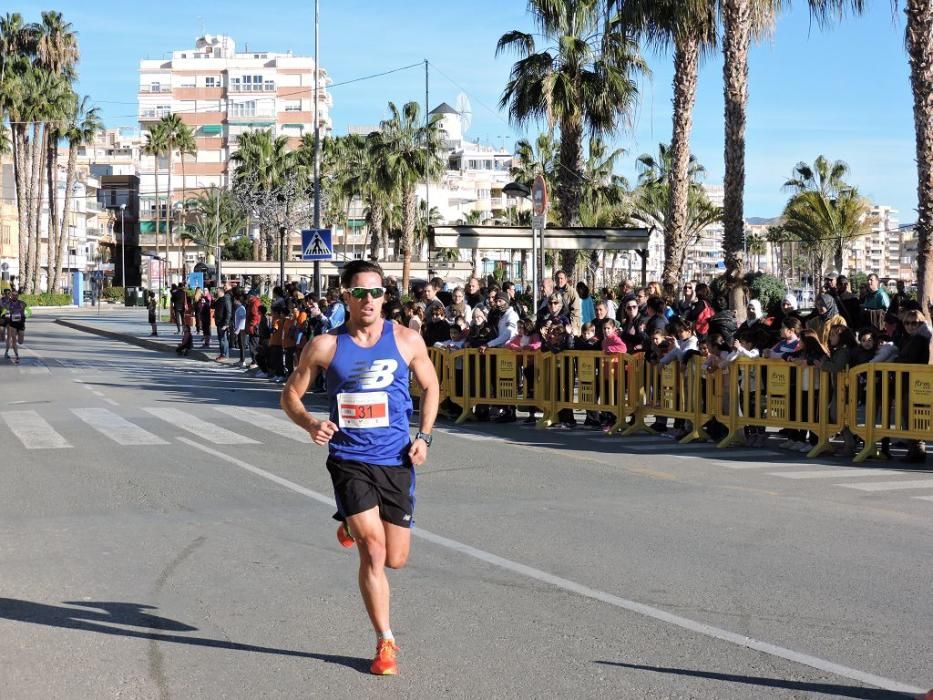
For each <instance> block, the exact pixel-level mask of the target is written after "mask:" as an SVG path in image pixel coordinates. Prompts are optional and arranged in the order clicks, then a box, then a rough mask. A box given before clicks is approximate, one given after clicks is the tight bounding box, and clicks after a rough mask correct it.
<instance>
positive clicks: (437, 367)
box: [408, 348, 449, 403]
mask: <svg viewBox="0 0 933 700" xmlns="http://www.w3.org/2000/svg"><path fill="white" fill-rule="evenodd" d="M428 357H429V358H430V359H431V362H432V363H433V364H434V372H435V373H436V374H437V383H438V384H439V385H440V388H441V395H440V399H439V400H440V402H441V403H443V402H444V401H445V400H447V398H448V397H449V389H448V368H447V360H448V357H449V351H448V350H442V349H441V348H428ZM408 388H409V391H410V392H411V396H412V398H421V385H420V384H418V380H416V379H415V375H414V373H413V372H411V373H409V377H408Z"/></svg>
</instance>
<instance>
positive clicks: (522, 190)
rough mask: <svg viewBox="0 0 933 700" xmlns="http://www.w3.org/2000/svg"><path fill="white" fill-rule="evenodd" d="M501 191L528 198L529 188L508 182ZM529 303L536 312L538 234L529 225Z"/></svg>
mask: <svg viewBox="0 0 933 700" xmlns="http://www.w3.org/2000/svg"><path fill="white" fill-rule="evenodd" d="M502 193H503V194H504V195H506V196H507V197H513V198H515V199H529V198H530V197H531V189H530V188H529V187H528V186H527V185H523V184H522V183H520V182H510V183H509V184H507V185H506V186H505V187H503V188H502ZM531 260H532V263H531V305H532V310H533V311H534V312H535V313H537V312H538V236H537V234H536V232H535V227H534V225H532V227H531Z"/></svg>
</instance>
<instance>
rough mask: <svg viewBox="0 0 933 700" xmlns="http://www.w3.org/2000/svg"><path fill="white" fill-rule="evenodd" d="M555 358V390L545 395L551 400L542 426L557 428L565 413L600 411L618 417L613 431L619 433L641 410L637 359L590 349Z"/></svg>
mask: <svg viewBox="0 0 933 700" xmlns="http://www.w3.org/2000/svg"><path fill="white" fill-rule="evenodd" d="M552 358H553V360H552V362H551V367H550V369H551V372H550V384H551V387H553V391H549V392H548V391H545V392H543V393H544V394H545V395H548V396H549V397H550V398H551V401H550V402H549V404H548V410H547V412H546V414H545V417H544V418H543V419H542V420H541V421H539V422H538V425H539V426H541V427H548V426H550V425H553V424H554V423H555V422H557V415H558V413H559V412H560V411H563V410H578V411H579V410H582V411H599V412H605V413H611V414H613V415H614V416H615V420H614V421H613V424H612V426H611V427H610V429H609V432H616V431H619V430H621V429H622V428H623V427H624V425H625V419H626V418H628V417H629V416H631V415H633V414H634V413H635V411H637V410H638V406H639V399H640V396H641V382H640V376H641V373H640V363H639V361H638V360H637V359H636V358H634V357H632V356H631V355H626V354H612V355H607V354H604V353H602V352H595V351H586V350H575V351H565V352H561V353H557V354H556V355H552Z"/></svg>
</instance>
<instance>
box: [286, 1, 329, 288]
mask: <svg viewBox="0 0 933 700" xmlns="http://www.w3.org/2000/svg"><path fill="white" fill-rule="evenodd" d="M320 32H321V2H320V0H314V228H315V229H320V228H321V125H320V121H319V118H318V98H319V97H320V94H319V92H318V91H319V85H318V83H319V76H320V72H321V64H320V53H319V45H320ZM285 218H286V221H287V220H288V217H287V216H286V217H285ZM284 281H285V266H284V263H283V265H282V282H283V284H284ZM314 296H315V297H316V298H318V299H320V298H321V263H320V262H319V261H317V260H315V261H314Z"/></svg>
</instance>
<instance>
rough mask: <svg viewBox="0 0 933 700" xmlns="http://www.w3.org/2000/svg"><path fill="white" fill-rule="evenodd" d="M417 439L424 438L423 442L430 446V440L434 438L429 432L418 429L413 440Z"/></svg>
mask: <svg viewBox="0 0 933 700" xmlns="http://www.w3.org/2000/svg"><path fill="white" fill-rule="evenodd" d="M418 439H421V440H424V444H425V445H427V446H428V447H430V446H431V440H433V439H434V438H432V437H431V433H422V432H421V431H420V430H419V431H418V432H417V433H415V440H418Z"/></svg>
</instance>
